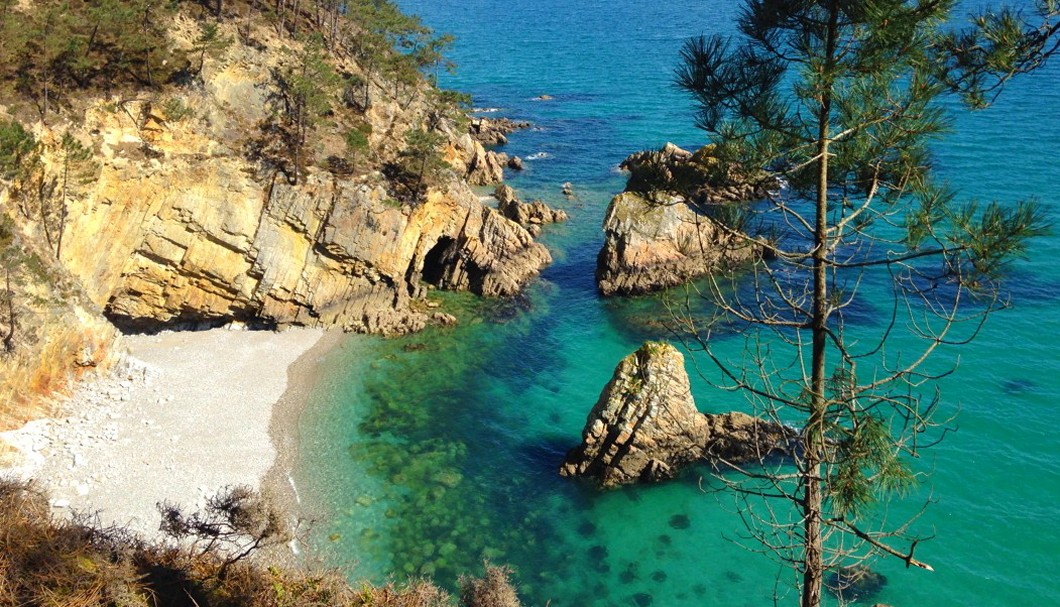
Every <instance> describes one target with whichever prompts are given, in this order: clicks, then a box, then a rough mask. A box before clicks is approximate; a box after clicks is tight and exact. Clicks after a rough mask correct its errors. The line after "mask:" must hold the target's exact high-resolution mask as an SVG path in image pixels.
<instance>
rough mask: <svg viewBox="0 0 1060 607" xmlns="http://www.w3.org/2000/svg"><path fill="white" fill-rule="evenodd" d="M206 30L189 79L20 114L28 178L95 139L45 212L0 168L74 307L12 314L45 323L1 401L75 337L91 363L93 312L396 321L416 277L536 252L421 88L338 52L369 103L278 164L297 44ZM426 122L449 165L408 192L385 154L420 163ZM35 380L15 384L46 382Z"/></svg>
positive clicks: (337, 63)
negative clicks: (32, 153)
mask: <svg viewBox="0 0 1060 607" xmlns="http://www.w3.org/2000/svg"><path fill="white" fill-rule="evenodd" d="M237 25H238V31H237ZM218 27H219V29H220V32H221V34H220V36H221V38H223V39H225V40H227V41H228V42H229V44H228V45H227V46H226V47H224V50H223V52H218V53H214V54H207V53H205V52H203V54H202V67H201V69H200V70H198V72H197V73H195V74H194V75H193V76H188V79H187V80H186V81H182V82H180V83H178V84H176V85H172V86H165V87H161V88H156V89H153V90H148V91H121V92H117V91H115V92H112V93H108V92H99V93H92V92H85V93H83V94H81V95H80V96H79V97H77V98H76V99H71V101H70V102H69V103H68V107H66V108H64V111H63V112H62V114H60V115H51V116H48V118H47V120H40V119H39V117H38V120H37V121H36V122H35V123H29V130H30V131H31V132H32V133H33V135H34V136H35V138H36V141H37V142H38V148H37V149H38V150H41V162H40V167H39V169H34V170H35V171H37V172H36V173H34V174H33V175H36V176H35V177H34V179H38V180H40V181H41V182H42V183H45V182H50V183H55V181H54V180H55V179H57V177H56V176H57V175H59V174H60V172H61V170H62V166H63V165H62V161H61V159H60V150H61V149H64V148H62V146H61V145H60V142H62V141H65V138H68V137H69V138H72V139H73V140H74V141H76V142H78V143H79V144H80V146H83V148H84V149H87V150H89V151H90V157H91V158H90V162H89V163H87V164H88V165H89V166H90V167H91V170H90V171H89V173H90V174H88V175H87V176H86V177H85V178H84V179H82V180H80V181H78V182H77V183H73V182H71V184H70V187H69V194H67V191H66V188H65V185H64V190H63V198H62V207H61V209H60V210H59V211H54V210H51V211H49V210H47V209H44V207H43V206H41V205H43V204H44V203H43V202H40V203H39V204H38V210H39V211H40V212H37V210H33V209H30V210H26V207H27V205H30V203H23V202H19V200H21V198H20V197H25V196H26V191H27V190H28V188H27V187H25V184H19V183H15V182H13V181H6V182H5V181H0V202H2V203H3V207H2V209H0V210H2V211H3V215H4V216H5V217H6V220H5V221H9V222H12V223H13V224H14V227H13V230H14V231H15V232H16V233H17V234H18V235H19V238H20V239H22V241H25V242H36V243H41V246H40V249H41V251H42V252H43V253H42V256H41V258H42V259H44V260H45V261H46V263H47V265H48V266H49V267H53V268H54V269H55V271H56V272H58V273H61V274H63V275H64V276H68V277H69V278H70V280H69V281H68V283H69V287H68V291H70V292H71V293H77V294H78V295H77V297H78V298H79V299H78V301H81V302H83V305H80V307H76V306H75V307H74V308H71V309H66V308H64V309H63V310H60V311H56V312H55V313H51V312H47V313H46V312H45V310H44V308H45V307H44V306H35V307H33V308H25V309H23V310H22V314H21V316H22V319H21V322H20V323H19V325H18V326H16V329H17V331H18V332H19V333H24V332H25V331H26V328H27V327H30V326H33V327H36V330H38V331H39V334H40V336H41V337H40V338H39V339H36V340H24V342H25V343H22V344H21V347H20V350H21V351H20V353H19V355H18V357H13V356H8V357H5V358H4V359H3V360H0V367H2V368H0V370H2V371H3V374H2V375H0V392H3V393H4V394H7V396H6V397H4V396H0V397H2V398H5V400H6V401H8V403H10V402H13V401H12V399H13V397H12V395H13V394H15V393H19V392H20V391H23V389H24V386H23V384H25V383H26V381H27V380H26V378H29V377H33V376H34V374H35V373H36V371H34V369H38V370H42V371H41V372H43V369H45V368H49V367H61V368H62V369H63V370H62V371H55V373H56V374H59V375H63V376H70V375H71V373H72V370H73V369H75V368H76V367H77V365H79V364H81V363H79V362H78V356H81V354H80V353H83V351H84V349H85V347H86V344H90V345H91V349H92V350H93V352H95V354H94V355H93V359H101V360H102V359H105V358H106V356H105V355H104V354H103V353H105V352H106V351H107V350H108V349H109V344H110V343H111V342H112V340H113V337H114V335H115V333H114V330H113V327H111V326H110V324H109V323H107V322H106V321H105V320H104V319H103V316H105V317H106V318H107V319H109V320H110V321H113V323H114V324H116V325H118V326H119V327H121V328H123V329H134V330H154V329H160V328H167V327H179V326H183V325H185V324H187V323H193V324H204V323H205V324H222V323H225V322H229V321H242V322H246V323H249V324H254V325H260V326H267V327H268V326H281V325H310V326H328V327H331V326H335V327H342V328H344V329H347V330H354V331H364V332H374V333H384V334H386V333H400V332H407V331H414V330H418V329H420V328H422V327H423V326H424V325H425V324H426V323H427V322H429V321H430V320H431V317H430V316H429V315H428V314H426V313H425V312H423V311H421V310H422V309H423V308H424V306H417V305H415V301H416V300H417V299H420V298H422V297H423V296H424V295H425V292H426V289H425V287H427V286H428V285H433V286H436V287H439V288H445V289H460V290H469V291H472V292H474V293H478V294H481V295H486V296H505V295H512V294H514V293H516V292H517V291H518V290H519V289H520V288H521V286H522V285H523V284H525V283H526V282H527V281H528V280H530V279H531V278H533V277H534V276H536V275H537V272H538V271H539V270H540V268H541V267H543V266H544V265H546V264H548V263H549V262H550V261H551V258H550V256H549V254H548V252H547V250H545V248H544V247H543V246H541V245H540V244H537V243H535V242H534V241H533V238H532V237H531V236H530V234H529V233H528V232H527V231H526V230H525V229H524V228H523V227H522V226H520V225H518V224H517V223H515V222H513V221H510V220H508V219H506V218H505V217H504V216H502V215H501V214H500V213H498V212H497V211H495V210H493V209H490V208H488V207H486V206H484V205H483V204H481V203H480V202H479V200H478V197H477V196H476V195H475V193H474V192H473V191H472V190H471V189H470V187H469V185H468V181H469V180H470V181H471V182H473V183H486V182H491V181H497V180H500V179H502V178H503V169H502V168H501V166H500V162H499V161H498V158H499V157H498V155H497V154H496V153H494V152H492V151H490V152H487V151H486V150H485V149H484V148H483V147H482V144H481V143H479V142H478V141H475V140H473V139H472V138H471V137H470V135H469V134H468V133H466V132H464V133H461V132H459V131H460V128H459V127H458V126H457V124H458V122H457V121H455V120H454V119H453V118H450V117H449V116H450V115H451V114H447V112H448V110H446V108H445V106H444V105H440V104H439V103H438V102H436V101H433V99H434V98H433V97H432V94H431V91H430V89H429V88H428V87H427V86H426V85H423V84H420V85H417V86H411V87H410V86H409V85H407V83H406V85H404V88H399V87H390V85H389V84H388V83H387V82H385V81H382V80H380V79H379V76H373V75H372V73H370V72H367V71H366V70H364V69H362V68H361V66H359V65H358V64H357V63H356V61H354V60H352V59H350V58H349V57H338V56H333V57H332V58H331V59H330V60H331V61H332V62H333V63H334V70H335V71H336V73H339V74H353V75H355V76H357V77H358V78H360V80H356V79H355V78H353V77H351V78H350V81H351V82H354V81H360V82H365V83H366V84H365V85H364V86H365V87H367V90H369V92H371V93H372V103H370V104H368V105H367V107H359V106H357V105H356V104H351V103H346V104H345V105H339V104H336V105H334V107H333V109H332V110H329V112H330V113H329V114H326V115H322V117H321V119H320V120H319V125H318V126H315V127H314V128H313V129H312V131H311V133H310V134H311V138H308V139H307V142H306V143H305V145H304V146H303V148H304V149H301V150H300V151H298V153H297V155H295V156H294V160H293V161H287V160H276V158H277V157H278V156H280V155H282V154H285V153H286V154H288V155H290V154H291V152H290V150H294V149H295V147H293V144H291V139H290V136H289V133H288V134H284V133H285V132H281V131H282V129H281V128H280V127H282V126H283V125H281V124H279V123H278V122H277V120H278V118H277V116H278V115H280V114H282V113H283V112H285V111H290V104H291V103H292V101H291V99H292V97H291V95H292V93H291V91H290V89H289V88H284V87H285V86H288V87H289V84H285V82H284V81H283V78H282V77H281V76H280V75H282V74H289V73H292V72H291V71H290V69H289V63H290V62H291V61H292V57H295V58H297V57H304V56H306V55H307V54H308V53H309V51H308V50H305V49H303V45H304V43H303V42H301V41H300V39H298V38H295V37H293V36H290V37H289V36H278V35H277V33H276V31H275V29H273V28H272V27H271V26H269V25H268V24H264V23H258V24H255V23H253V22H249V23H248V22H242V23H239V24H235V23H229V22H222V23H220V24H219V26H218ZM197 28H198V25H196V22H195V20H194V19H193V18H191V17H189V16H188V15H185V14H180V13H178V14H177V15H176V16H175V17H174V19H173V22H172V27H171V28H169V30H168V32H169V35H171V36H172V38H173V44H174V45H175V46H177V47H178V48H179V47H184V48H185V49H187V50H188V51H189V52H192V51H194V50H195V49H196V48H197V47H196V45H197V44H200V43H199V42H197V40H198V39H197V38H196V36H198V35H199V34H198V33H197V32H198V29H197ZM285 70H286V71H285ZM358 74H359V76H358ZM336 95H337V93H336ZM12 101H17V100H12V99H7V100H5V99H3V98H0V119H16V120H18V121H21V122H23V123H27V122H28V121H27V117H28V116H29V115H28V114H26V113H24V112H22V113H20V111H19V110H18V107H20V106H18V104H17V103H15V104H11V105H5V104H6V103H11V102H12ZM424 129H426V130H430V131H433V132H435V133H437V137H438V138H439V139H440V140H441V141H440V143H435V144H433V145H434V146H435V147H436V150H426V151H423V150H420V151H419V152H417V153H419V154H421V155H424V156H423V157H424V158H425V159H427V158H428V157H429V156H431V155H435V154H437V157H438V158H439V159H444V160H446V161H448V165H445V164H442V165H440V166H438V167H434V168H433V169H432V172H431V175H430V179H429V180H427V179H425V176H424V174H423V172H421V173H420V175H418V180H419V184H420V185H422V186H423V188H422V190H419V189H417V190H416V195H415V196H408V195H404V196H403V195H402V193H405V194H407V192H408V191H409V190H408V188H407V185H406V186H405V189H404V190H402V188H401V187H400V186H401V184H398V183H396V182H395V181H394V180H395V177H394V176H393V172H392V171H391V170H389V169H388V167H398V168H399V170H398V172H399V173H400V171H401V170H404V171H405V173H403V174H400V177H399V178H401V179H404V180H406V181H409V180H411V179H415V178H417V176H410V175H409V174H408V169H401V166H402V165H401V163H402V162H403V159H404V158H405V157H406V156H407V150H406V148H407V146H409V145H410V144H409V143H408V142H409V138H408V137H407V135H408V134H409V133H410V132H412V131H419V130H424ZM352 131H357V132H360V133H367V136H366V137H365V140H364V145H363V149H361V150H359V151H357V152H356V153H353V152H349V150H348V149H347V150H346V151H344V146H343V142H344V140H345V141H348V139H346V138H347V137H348V136H347V133H349V132H352ZM277 133H280V134H279V135H278V134H277ZM285 137H286V139H285ZM443 148H444V149H443ZM299 155H300V156H299ZM443 156H444V158H443ZM427 165H428V162H427V160H424V162H423V165H422V166H427ZM292 167H293V169H292ZM336 167H338V168H336ZM26 179H29V177H26ZM63 183H64V184H65V183H66V182H65V181H64V182H63ZM16 199H19V200H16ZM42 200H43V199H42ZM30 206H32V205H30ZM20 209H21V212H20ZM48 213H51V216H50V218H49V217H46V216H47V215H48ZM57 217H58V219H56V218H57ZM49 221H50V222H51V224H52V225H51V233H49V234H46V232H48V230H49V226H48V224H49ZM56 222H61V223H56ZM57 225H58V226H60V227H56V226H57ZM56 231H58V233H60V234H61V235H62V237H61V249H60V247H58V246H56V245H55V243H54V242H53V241H54V234H55V233H56ZM45 241H47V245H46V246H45V245H44V244H43V243H44V242H45ZM55 252H58V253H59V254H58V256H57V259H54V260H53V259H49V258H50V257H54V256H55ZM16 265H17V264H16ZM18 268H19V269H17V270H16V272H17V273H19V274H20V275H21V274H24V273H25V272H23V271H22V269H21V266H18ZM16 290H19V289H16ZM22 294H23V293H21V292H20V295H22ZM19 299H20V301H28V298H25V297H20V298H19ZM0 303H2V302H0ZM74 309H76V310H80V312H74V311H73V310H74ZM29 317H33V318H34V320H33V321H30V320H29ZM8 324H10V323H8ZM0 325H4V323H3V320H2V319H0ZM4 328H6V327H4ZM84 331H87V332H88V333H89V335H88V336H85V335H82V333H83V332H84ZM30 341H33V343H30ZM47 344H52V345H47ZM57 352H62V354H61V355H59V354H56V353H57ZM16 358H17V360H18V362H17V363H16V362H14V361H15V360H16ZM49 373H51V372H50V371H49ZM15 378H17V381H16V379H15ZM31 383H33V382H31ZM16 384H17V385H16ZM40 384H41V382H36V383H34V386H37V387H32V386H31V387H30V388H29V389H28V393H34V394H39V393H45V392H48V391H49V389H46V388H44V387H42V386H41V385H40Z"/></svg>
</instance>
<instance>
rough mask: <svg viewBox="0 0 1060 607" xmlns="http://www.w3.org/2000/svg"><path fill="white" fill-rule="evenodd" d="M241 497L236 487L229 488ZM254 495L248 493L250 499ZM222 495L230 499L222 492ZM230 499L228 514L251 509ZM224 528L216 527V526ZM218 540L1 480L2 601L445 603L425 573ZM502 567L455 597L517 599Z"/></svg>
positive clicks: (487, 605)
mask: <svg viewBox="0 0 1060 607" xmlns="http://www.w3.org/2000/svg"><path fill="white" fill-rule="evenodd" d="M232 495H235V496H236V497H240V495H237V494H236V493H232ZM256 503H257V502H255V501H254V500H251V505H252V506H253V505H255V504H256ZM224 505H231V504H228V502H225V504H224ZM241 506H242V503H241V502H240V503H236V504H235V507H236V510H233V512H234V513H235V516H234V517H230V518H231V519H232V520H235V521H237V522H242V521H243V520H244V519H245V518H246V516H248V515H249V516H251V517H253V515H254V514H255V512H249V513H247V512H244V511H243V510H240V509H239V508H240V507H241ZM227 529H228V528H224V529H221V530H222V531H225V530H227ZM223 544H224V542H214V543H209V544H208V545H206V548H205V549H203V544H201V543H200V544H194V545H188V544H184V545H182V546H176V545H160V544H156V543H150V542H145V541H143V540H142V539H140V538H137V537H135V536H132V535H130V534H129V533H127V532H126V531H125V530H123V529H121V528H100V527H98V526H96V525H94V524H93V523H92V522H91V520H89V519H81V520H76V519H75V520H73V521H69V520H57V519H55V518H54V517H52V515H51V514H50V508H49V505H48V500H47V499H46V498H45V496H44V495H42V494H41V493H40V492H39V491H38V490H37V489H35V488H34V487H33V486H32V485H27V484H23V483H18V482H12V481H6V480H0V607H45V606H55V605H63V606H67V607H161V606H165V607H206V606H210V607H319V606H328V607H362V606H368V605H371V606H374V607H451V606H453V605H455V604H457V602H456V600H455V599H454V598H453V597H452V596H450V594H449V593H447V592H446V591H444V590H442V589H440V588H438V587H436V586H434V585H433V584H431V583H430V582H428V581H425V580H411V581H409V582H407V583H405V584H400V585H398V584H393V583H389V584H386V585H382V586H373V585H370V584H363V585H361V586H360V587H358V588H352V587H350V585H349V584H348V583H347V582H346V581H345V580H344V579H342V578H341V577H340V576H338V575H337V574H335V573H334V572H323V573H320V572H317V573H314V572H306V571H294V570H290V569H283V568H278V567H269V566H264V565H260V564H254V563H250V562H247V561H245V560H241V559H239V560H233V558H232V554H231V552H226V551H225V550H224V549H223V548H224V546H223ZM509 574H510V571H509V570H508V569H506V568H503V567H492V566H489V565H487V566H486V571H485V576H484V577H483V578H482V579H475V578H467V579H464V580H461V596H460V604H462V605H465V606H467V607H518V606H519V600H518V597H517V596H516V594H515V591H514V589H513V588H512V586H511V583H510V582H509Z"/></svg>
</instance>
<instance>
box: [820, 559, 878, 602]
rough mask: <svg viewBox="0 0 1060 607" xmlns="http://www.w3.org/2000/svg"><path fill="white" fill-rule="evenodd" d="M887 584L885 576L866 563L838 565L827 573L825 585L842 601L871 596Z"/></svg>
mask: <svg viewBox="0 0 1060 607" xmlns="http://www.w3.org/2000/svg"><path fill="white" fill-rule="evenodd" d="M886 585H887V577H886V576H884V575H883V574H882V573H876V572H875V571H873V570H872V569H869V568H868V566H866V565H851V566H849V567H840V568H838V569H836V570H835V571H833V572H831V573H829V574H828V578H827V579H826V580H825V586H827V587H828V589H829V590H830V591H832V593H833V594H835V595H836V597H838V598H839V599H842V600H844V601H856V600H858V599H860V598H865V597H869V596H872V595H874V594H876V593H877V592H879V591H880V590H882V589H883V587H884V586H886Z"/></svg>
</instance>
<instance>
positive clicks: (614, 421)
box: [560, 342, 794, 487]
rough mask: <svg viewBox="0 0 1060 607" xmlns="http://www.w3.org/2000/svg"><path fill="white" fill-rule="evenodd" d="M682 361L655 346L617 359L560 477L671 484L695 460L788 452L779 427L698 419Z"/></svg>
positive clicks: (726, 417)
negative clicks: (612, 373)
mask: <svg viewBox="0 0 1060 607" xmlns="http://www.w3.org/2000/svg"><path fill="white" fill-rule="evenodd" d="M684 362H685V361H684V356H683V355H682V354H681V353H680V352H679V351H678V350H677V349H676V348H675V347H673V346H672V345H670V344H667V343H660V342H647V343H645V344H644V345H643V346H641V347H640V349H638V350H637V351H636V352H634V353H633V354H630V355H629V356H627V357H626V358H624V359H622V361H621V362H620V363H619V364H618V366H617V367H616V368H615V372H614V375H613V376H612V377H611V381H610V382H608V384H607V386H605V387H604V390H603V392H602V393H601V394H600V398H599V400H597V402H596V405H595V406H594V407H593V409H592V411H590V412H589V417H588V419H587V420H586V423H585V428H584V429H583V430H582V443H581V444H580V445H579V446H577V447H575V448H574V449H572V450H570V452H568V453H567V457H566V460H565V461H564V463H563V465H562V466H561V467H560V474H561V475H563V476H582V477H588V478H592V479H595V480H596V481H597V482H599V483H600V485H601V486H603V487H613V486H617V485H623V484H629V483H634V482H640V481H647V482H652V481H659V480H664V479H668V478H672V477H674V476H676V475H677V474H678V472H680V471H681V469H682V468H683V467H684V466H686V465H687V464H690V463H692V462H695V461H700V460H704V461H707V462H710V463H712V464H714V465H718V466H720V465H725V464H733V463H740V462H747V461H751V460H760V459H761V458H763V457H766V456H767V455H769V454H772V453H776V452H782V451H785V450H786V449H787V448H788V443H789V442H790V439H791V438H792V436H793V435H794V432H793V431H792V430H790V429H789V428H786V427H784V426H781V425H780V424H776V423H773V422H769V421H765V420H760V419H758V418H755V417H753V416H750V415H747V414H744V413H738V412H732V413H726V414H722V415H704V414H703V413H700V412H699V410H698V409H697V408H696V404H695V401H694V400H693V398H692V392H691V388H690V386H689V381H688V373H687V372H686V371H685V364H684Z"/></svg>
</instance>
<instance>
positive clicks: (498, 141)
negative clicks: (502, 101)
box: [468, 117, 530, 145]
mask: <svg viewBox="0 0 1060 607" xmlns="http://www.w3.org/2000/svg"><path fill="white" fill-rule="evenodd" d="M527 128H530V123H529V122H525V121H520V120H512V119H511V118H485V117H483V118H476V119H474V120H472V121H471V126H470V127H468V131H469V132H470V133H471V136H472V137H473V138H474V139H475V140H476V141H478V142H479V143H481V144H482V145H505V144H506V143H508V135H510V134H512V133H514V132H515V131H520V130H522V129H527Z"/></svg>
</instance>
